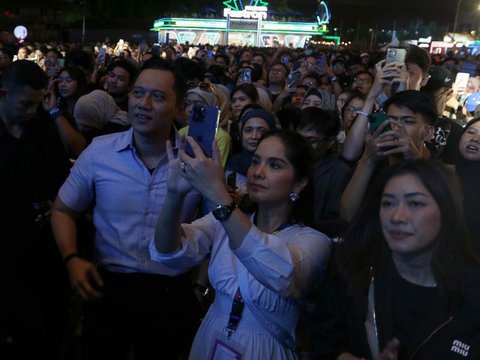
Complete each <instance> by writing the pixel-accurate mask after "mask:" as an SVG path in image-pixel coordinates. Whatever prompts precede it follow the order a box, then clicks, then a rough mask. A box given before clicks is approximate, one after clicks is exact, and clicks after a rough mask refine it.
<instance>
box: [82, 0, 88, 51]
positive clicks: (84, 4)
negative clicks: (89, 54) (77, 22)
mask: <svg viewBox="0 0 480 360" xmlns="http://www.w3.org/2000/svg"><path fill="white" fill-rule="evenodd" d="M86 13H87V1H86V0H83V19H82V43H84V42H85V15H86Z"/></svg>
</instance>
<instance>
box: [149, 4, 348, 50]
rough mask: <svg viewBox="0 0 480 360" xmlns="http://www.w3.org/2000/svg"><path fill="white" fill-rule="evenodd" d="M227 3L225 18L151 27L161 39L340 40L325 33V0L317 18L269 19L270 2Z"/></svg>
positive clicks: (161, 22) (275, 42) (277, 42)
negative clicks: (310, 19) (309, 19)
mask: <svg viewBox="0 0 480 360" xmlns="http://www.w3.org/2000/svg"><path fill="white" fill-rule="evenodd" d="M224 5H225V6H226V7H225V9H224V13H223V15H224V16H225V19H193V18H163V19H158V20H156V21H155V22H154V25H153V28H152V29H151V30H153V31H158V42H160V43H163V42H167V41H173V42H176V43H180V44H185V43H186V42H187V41H188V42H189V43H190V44H201V45H204V44H210V45H216V44H222V45H225V44H230V45H233V44H234V45H242V46H247V45H248V46H260V47H268V46H278V45H280V46H291V47H303V46H304V45H305V43H307V42H308V40H309V39H310V38H311V37H312V36H322V37H323V38H326V39H331V40H333V41H335V42H339V41H340V39H339V38H338V37H334V36H327V35H326V34H327V32H328V31H327V26H326V24H327V23H328V21H329V20H330V13H329V10H328V7H327V6H326V4H325V3H324V2H323V1H322V2H321V3H320V6H321V8H319V10H321V12H320V14H318V16H317V22H281V21H268V20H267V11H268V8H267V5H268V4H267V3H266V2H264V1H262V0H251V1H250V5H247V6H245V7H244V6H243V4H242V2H241V1H239V0H226V1H225V2H224Z"/></svg>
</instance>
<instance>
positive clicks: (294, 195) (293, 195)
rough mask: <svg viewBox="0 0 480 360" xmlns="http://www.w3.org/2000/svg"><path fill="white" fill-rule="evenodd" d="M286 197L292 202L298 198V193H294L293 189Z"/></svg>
mask: <svg viewBox="0 0 480 360" xmlns="http://www.w3.org/2000/svg"><path fill="white" fill-rule="evenodd" d="M288 197H289V198H290V201H291V202H292V203H294V202H295V201H297V200H298V193H296V192H295V191H292V192H291V193H290V195H288Z"/></svg>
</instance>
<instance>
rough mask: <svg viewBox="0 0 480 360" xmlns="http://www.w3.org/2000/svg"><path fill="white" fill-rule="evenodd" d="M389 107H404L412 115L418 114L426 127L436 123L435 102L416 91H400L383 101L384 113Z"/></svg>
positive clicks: (423, 93) (426, 95)
mask: <svg viewBox="0 0 480 360" xmlns="http://www.w3.org/2000/svg"><path fill="white" fill-rule="evenodd" d="M391 105H395V106H398V107H404V108H407V109H408V110H410V111H412V112H413V113H414V114H420V115H421V116H422V117H423V119H424V120H425V121H426V122H427V123H428V125H431V126H434V125H435V123H436V122H437V117H438V114H437V105H436V104H435V100H434V99H433V98H432V97H431V96H430V95H428V94H426V93H425V92H421V91H417V90H406V91H401V92H399V93H396V94H394V95H393V96H392V97H390V98H389V99H388V100H387V101H385V103H384V104H383V108H384V109H385V111H386V112H388V108H389V107H390V106H391Z"/></svg>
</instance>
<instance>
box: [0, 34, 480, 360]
mask: <svg viewBox="0 0 480 360" xmlns="http://www.w3.org/2000/svg"><path fill="white" fill-rule="evenodd" d="M402 47H403V48H404V49H405V52H406V55H405V59H404V61H394V62H387V61H386V60H385V52H382V51H376V52H357V51H353V50H352V51H349V50H338V49H325V48H320V47H316V46H314V45H308V46H307V47H306V48H304V49H291V48H250V47H237V46H219V45H216V46H209V45H207V46H193V45H189V44H184V45H163V46H162V45H155V44H154V45H149V44H147V43H145V42H141V43H139V44H129V43H127V42H125V41H123V40H121V41H119V42H118V43H116V44H115V43H109V42H106V43H104V44H101V43H99V44H96V45H95V46H74V45H72V46H64V45H61V44H58V43H51V44H42V45H38V46H35V45H22V46H20V47H14V46H13V45H11V44H1V45H0V120H1V121H0V174H1V176H0V179H1V183H0V184H1V185H0V198H1V199H2V202H1V205H2V210H1V211H0V219H1V220H0V227H1V228H2V229H3V235H2V241H1V250H0V254H1V261H0V264H1V265H0V266H1V267H2V268H1V270H2V271H1V272H0V273H1V274H2V275H1V276H2V280H3V282H4V284H6V287H5V291H4V294H3V296H2V300H1V301H0V357H1V358H5V359H73V358H75V357H76V356H80V357H81V358H82V359H86V360H93V359H115V360H118V359H186V358H189V359H205V360H206V359H217V360H218V359H245V360H247V359H252V360H253V359H275V360H276V359H279V360H280V359H339V360H350V359H351V360H354V359H375V360H377V359H378V360H396V359H401V360H403V359H419V360H421V359H452V360H453V359H460V358H466V359H478V358H480V315H479V314H480V308H479V305H478V304H479V303H480V301H479V300H480V294H479V292H478V290H477V288H476V286H475V281H477V280H478V278H479V276H480V272H479V270H480V259H479V257H478V256H479V255H478V254H479V250H480V228H479V221H478V220H477V217H476V216H477V211H478V208H479V207H478V204H479V201H480V190H479V185H478V184H479V181H480V114H478V115H477V114H476V113H477V111H478V110H480V108H478V109H477V105H478V104H479V103H480V96H479V97H478V99H477V97H476V93H477V91H478V90H479V89H478V85H479V84H480V81H479V80H478V79H479V78H477V77H476V73H475V74H474V73H472V74H471V78H470V79H469V81H468V83H467V84H466V86H458V84H456V83H455V81H454V80H455V76H456V73H458V72H464V71H466V70H465V69H467V68H468V69H470V68H471V67H472V66H471V65H472V64H473V65H474V71H476V70H475V69H476V59H474V58H471V57H468V56H466V57H460V56H458V55H455V54H453V53H452V54H446V55H445V56H444V57H443V58H441V57H431V56H430V54H428V52H426V51H425V50H424V49H422V48H420V47H417V46H414V45H404V46H402ZM478 69H479V71H480V65H479V67H478ZM470 70H471V69H470ZM479 94H480V93H479ZM207 107H216V108H218V109H219V116H218V129H217V130H216V133H215V141H213V143H212V144H211V156H210V155H207V154H208V153H210V151H204V149H202V147H201V146H200V144H198V143H197V142H196V141H195V140H194V138H193V137H191V136H189V130H190V126H189V122H190V121H193V120H192V119H193V118H194V116H195V114H196V112H197V111H198V109H205V108H207ZM187 149H191V151H190V150H189V151H187ZM208 150H210V149H208ZM212 294H213V296H212ZM79 335H80V336H79ZM77 338H80V339H81V340H80V342H79V343H76V342H75V341H74V340H75V339H77ZM78 352H79V353H80V354H81V355H78V354H77V353H78Z"/></svg>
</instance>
